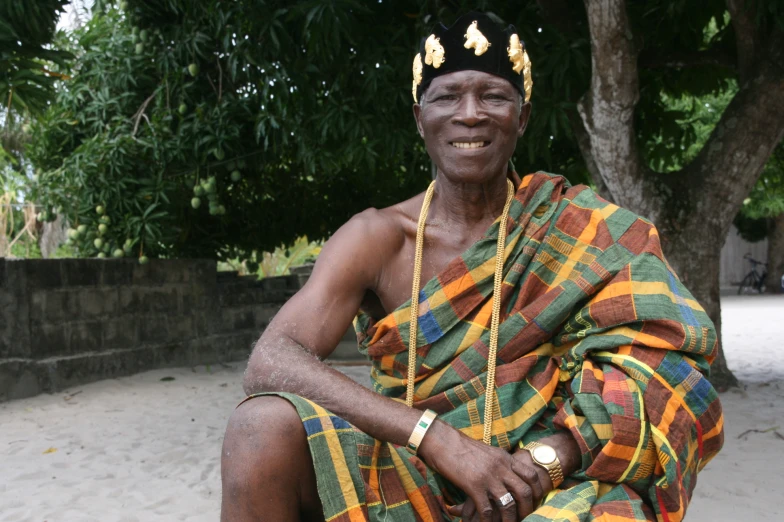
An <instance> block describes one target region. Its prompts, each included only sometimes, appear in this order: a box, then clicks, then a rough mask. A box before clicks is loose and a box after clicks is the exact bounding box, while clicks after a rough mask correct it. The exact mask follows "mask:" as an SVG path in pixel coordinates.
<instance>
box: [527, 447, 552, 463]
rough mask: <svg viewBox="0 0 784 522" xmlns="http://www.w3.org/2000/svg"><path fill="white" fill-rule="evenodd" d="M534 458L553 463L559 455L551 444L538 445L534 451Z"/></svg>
mask: <svg viewBox="0 0 784 522" xmlns="http://www.w3.org/2000/svg"><path fill="white" fill-rule="evenodd" d="M533 456H534V458H535V459H536V460H537V461H539V462H541V463H542V464H545V465H547V464H552V463H553V462H555V459H556V457H557V455H556V454H555V450H554V449H553V448H551V447H550V446H537V447H536V448H534V451H533Z"/></svg>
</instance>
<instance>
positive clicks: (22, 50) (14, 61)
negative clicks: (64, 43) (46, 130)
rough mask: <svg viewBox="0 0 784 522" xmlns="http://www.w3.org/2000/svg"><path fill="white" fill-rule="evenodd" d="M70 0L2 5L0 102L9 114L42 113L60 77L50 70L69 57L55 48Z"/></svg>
mask: <svg viewBox="0 0 784 522" xmlns="http://www.w3.org/2000/svg"><path fill="white" fill-rule="evenodd" d="M67 3H68V0H36V1H34V2H31V1H29V0H4V1H3V2H0V99H2V103H3V107H5V108H6V110H7V111H8V112H7V114H6V121H5V124H6V125H8V124H9V121H8V119H9V116H10V111H11V110H14V111H16V112H17V113H18V114H22V113H25V112H28V111H29V112H33V113H40V112H41V111H43V110H44V109H45V108H46V104H47V102H48V101H49V100H50V99H51V98H52V95H53V94H54V83H55V81H56V79H57V77H59V76H60V74H59V73H57V72H56V71H52V70H49V69H47V67H50V66H51V65H55V66H64V65H65V63H66V61H67V59H68V58H69V56H70V55H69V54H68V53H67V52H63V51H60V50H56V49H51V48H50V47H49V46H48V45H47V44H49V43H50V42H51V41H52V37H53V35H54V32H55V26H56V25H57V19H58V17H59V15H60V12H62V10H63V7H64V6H65V5H66V4H67Z"/></svg>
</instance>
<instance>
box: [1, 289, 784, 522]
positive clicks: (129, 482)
mask: <svg viewBox="0 0 784 522" xmlns="http://www.w3.org/2000/svg"><path fill="white" fill-rule="evenodd" d="M723 321H724V335H725V343H726V353H727V359H728V361H729V365H730V367H731V368H733V369H734V370H735V372H736V374H737V376H738V377H739V378H740V379H741V380H742V381H743V383H744V387H745V389H743V390H736V391H731V392H728V393H725V394H723V395H722V397H721V398H722V402H723V404H724V411H725V414H726V442H725V446H724V449H723V450H722V452H721V453H720V454H719V456H718V457H716V458H715V459H714V460H713V461H712V462H710V463H709V464H708V466H707V467H706V469H705V470H704V471H703V472H702V473H701V474H700V476H699V479H698V484H697V489H696V491H695V494H694V499H693V501H692V505H691V507H690V510H689V515H688V516H687V520H689V521H699V522H713V521H735V520H748V521H756V520H779V519H781V517H782V516H784V503H780V502H779V497H780V494H779V493H778V492H777V491H776V490H777V489H778V488H777V486H779V484H780V483H781V481H782V479H784V471H782V464H784V440H782V439H780V438H779V437H778V436H777V435H776V433H775V431H774V430H771V431H765V430H770V429H771V428H776V427H777V426H780V427H781V428H780V429H778V433H780V434H782V435H784V360H782V358H780V357H779V358H774V357H770V356H769V355H768V354H770V353H776V352H778V351H780V348H781V345H782V342H781V337H782V336H783V335H784V297H766V296H747V297H727V298H724V300H723ZM243 366H244V365H243V364H242V363H236V364H232V365H230V366H228V367H224V366H213V367H198V368H193V369H191V368H180V369H173V370H172V369H169V370H156V371H151V372H147V373H143V374H139V375H135V376H132V377H127V378H121V379H114V380H109V381H103V382H98V383H93V384H89V385H85V386H80V387H77V388H74V389H71V390H68V391H66V392H64V393H58V394H54V395H41V396H38V397H33V398H30V399H23V400H18V401H12V402H9V403H4V404H0V465H1V466H2V467H1V468H0V470H1V471H0V520H2V521H28V520H29V521H37V522H41V521H48V522H60V521H80V522H81V521H93V520H95V521H99V520H100V521H122V522H131V521H144V522H146V521H164V520H166V521H173V520H189V521H216V520H218V517H219V510H220V466H219V458H220V447H221V441H222V437H223V430H224V428H225V424H226V421H227V419H228V416H229V415H230V413H231V410H232V409H233V407H234V405H235V404H236V403H237V402H238V401H239V400H240V399H241V398H242V391H241V389H240V385H239V382H240V379H241V375H242V370H243ZM343 370H344V371H346V372H347V373H349V374H351V375H352V376H353V377H355V378H357V379H358V380H362V379H364V378H365V375H366V372H367V367H361V366H360V367H357V366H353V367H343ZM170 378H173V380H172V379H170ZM748 430H759V431H758V432H748V433H746V434H745V435H743V437H741V438H738V437H739V435H741V434H743V433H744V432H747V431H748ZM774 492H775V495H776V496H775V498H774Z"/></svg>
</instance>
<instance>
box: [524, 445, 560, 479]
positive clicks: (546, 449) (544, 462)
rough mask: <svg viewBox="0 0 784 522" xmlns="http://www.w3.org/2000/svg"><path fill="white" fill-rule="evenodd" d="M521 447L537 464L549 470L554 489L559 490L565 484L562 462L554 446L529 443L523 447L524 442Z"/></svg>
mask: <svg viewBox="0 0 784 522" xmlns="http://www.w3.org/2000/svg"><path fill="white" fill-rule="evenodd" d="M520 447H521V448H523V449H524V450H526V451H527V452H528V453H530V454H531V458H532V459H533V461H534V463H535V464H538V465H540V466H542V467H543V468H544V469H546V470H547V473H548V474H549V475H550V480H552V481H553V488H557V487H558V486H559V485H560V484H561V482H563V479H564V476H563V469H562V468H561V461H560V460H558V454H557V453H556V452H555V449H553V447H552V446H548V445H547V444H542V443H541V442H529V443H528V444H526V445H525V446H523V441H520Z"/></svg>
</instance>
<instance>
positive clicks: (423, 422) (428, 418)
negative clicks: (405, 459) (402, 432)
mask: <svg viewBox="0 0 784 522" xmlns="http://www.w3.org/2000/svg"><path fill="white" fill-rule="evenodd" d="M437 415H438V414H437V413H436V412H434V411H433V410H425V413H423V414H422V416H421V417H420V418H419V420H418V421H417V423H416V426H415V427H414V431H412V432H411V436H410V437H409V438H408V444H406V449H407V450H408V452H409V453H411V454H412V455H416V454H417V451H418V450H419V445H420V444H422V439H423V438H425V433H427V430H428V429H429V428H430V426H431V425H432V424H433V421H434V420H436V416H437Z"/></svg>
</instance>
